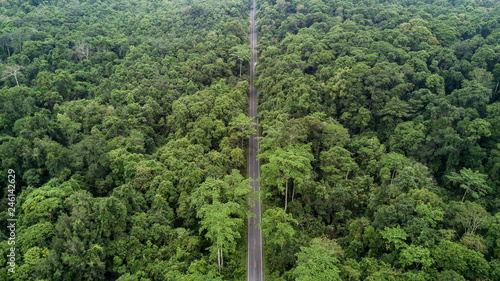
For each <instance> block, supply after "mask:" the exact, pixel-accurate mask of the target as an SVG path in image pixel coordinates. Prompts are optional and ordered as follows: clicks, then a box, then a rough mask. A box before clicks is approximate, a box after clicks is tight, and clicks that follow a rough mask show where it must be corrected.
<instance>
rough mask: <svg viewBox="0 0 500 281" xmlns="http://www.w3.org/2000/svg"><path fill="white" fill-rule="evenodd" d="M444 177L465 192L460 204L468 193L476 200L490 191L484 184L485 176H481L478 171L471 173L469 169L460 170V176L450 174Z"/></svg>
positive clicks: (453, 173) (485, 183)
mask: <svg viewBox="0 0 500 281" xmlns="http://www.w3.org/2000/svg"><path fill="white" fill-rule="evenodd" d="M446 177H447V178H448V180H450V181H451V182H453V183H456V184H459V185H460V188H462V189H464V190H465V192H464V195H463V196H462V202H464V200H465V195H467V193H470V194H471V195H472V197H473V198H475V199H478V198H480V197H481V196H484V195H485V194H487V193H488V192H489V190H490V187H489V186H488V184H487V182H486V179H487V175H484V174H481V173H480V172H479V171H472V170H471V169H469V168H463V169H461V170H460V174H457V173H455V172H452V173H451V174H450V175H447V176H446Z"/></svg>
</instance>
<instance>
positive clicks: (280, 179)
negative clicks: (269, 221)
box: [259, 144, 314, 212]
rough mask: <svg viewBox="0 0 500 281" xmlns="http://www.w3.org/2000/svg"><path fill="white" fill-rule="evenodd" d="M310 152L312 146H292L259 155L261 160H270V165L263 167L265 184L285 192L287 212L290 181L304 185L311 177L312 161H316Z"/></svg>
mask: <svg viewBox="0 0 500 281" xmlns="http://www.w3.org/2000/svg"><path fill="white" fill-rule="evenodd" d="M310 150H311V144H307V145H301V146H292V145H290V146H287V147H285V148H277V149H276V150H275V151H267V152H265V153H262V154H260V155H259V158H264V159H268V161H269V163H267V164H265V165H262V180H263V182H265V183H266V184H267V185H276V186H277V187H278V190H279V191H280V192H281V193H282V192H283V191H284V192H285V212H286V209H287V206H288V183H289V181H290V180H293V181H294V183H298V184H302V183H303V182H304V181H305V180H306V179H307V178H308V177H310V172H311V170H312V166H311V161H312V160H313V159H314V157H313V155H312V154H311V152H310ZM283 185H284V186H283ZM294 192H295V188H294ZM292 198H293V195H292Z"/></svg>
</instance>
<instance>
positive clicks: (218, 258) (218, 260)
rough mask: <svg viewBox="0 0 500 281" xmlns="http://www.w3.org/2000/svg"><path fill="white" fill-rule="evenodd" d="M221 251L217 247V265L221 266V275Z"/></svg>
mask: <svg viewBox="0 0 500 281" xmlns="http://www.w3.org/2000/svg"><path fill="white" fill-rule="evenodd" d="M220 254H221V253H220V249H219V246H218V245H217V265H218V266H219V274H220V269H221V266H220V256H221V255H220Z"/></svg>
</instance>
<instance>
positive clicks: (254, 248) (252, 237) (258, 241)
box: [247, 0, 264, 281]
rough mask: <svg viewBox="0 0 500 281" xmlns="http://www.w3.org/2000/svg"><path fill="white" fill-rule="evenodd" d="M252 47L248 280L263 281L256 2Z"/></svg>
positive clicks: (253, 8) (252, 16)
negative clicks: (252, 200) (251, 196)
mask: <svg viewBox="0 0 500 281" xmlns="http://www.w3.org/2000/svg"><path fill="white" fill-rule="evenodd" d="M250 22H251V24H252V26H251V29H250V46H251V47H252V63H251V64H250V112H249V115H250V117H252V118H254V119H253V120H254V122H255V125H254V127H255V129H257V134H253V135H251V136H250V139H249V144H248V148H249V152H248V176H249V177H251V178H252V179H254V181H253V182H252V183H251V184H250V185H251V186H252V188H253V190H255V191H256V192H257V193H258V194H259V199H258V201H256V202H255V206H254V207H253V209H252V213H254V214H256V217H255V218H249V219H248V256H247V280H248V281H263V280H264V268H263V266H262V232H261V231H260V229H258V228H257V227H256V226H257V224H259V223H260V213H261V210H260V188H259V182H258V181H256V180H257V179H258V178H259V177H260V166H259V160H258V159H257V151H258V149H259V143H258V141H257V138H256V137H257V135H258V134H259V132H258V126H257V124H258V122H259V121H258V120H257V117H256V116H257V91H255V88H254V86H253V75H254V73H255V65H256V64H257V51H255V47H256V46H257V32H256V31H255V0H254V1H253V4H252V7H251V8H250Z"/></svg>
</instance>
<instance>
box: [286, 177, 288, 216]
mask: <svg viewBox="0 0 500 281" xmlns="http://www.w3.org/2000/svg"><path fill="white" fill-rule="evenodd" d="M287 205H288V178H287V179H286V182H285V213H286V207H287Z"/></svg>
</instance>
